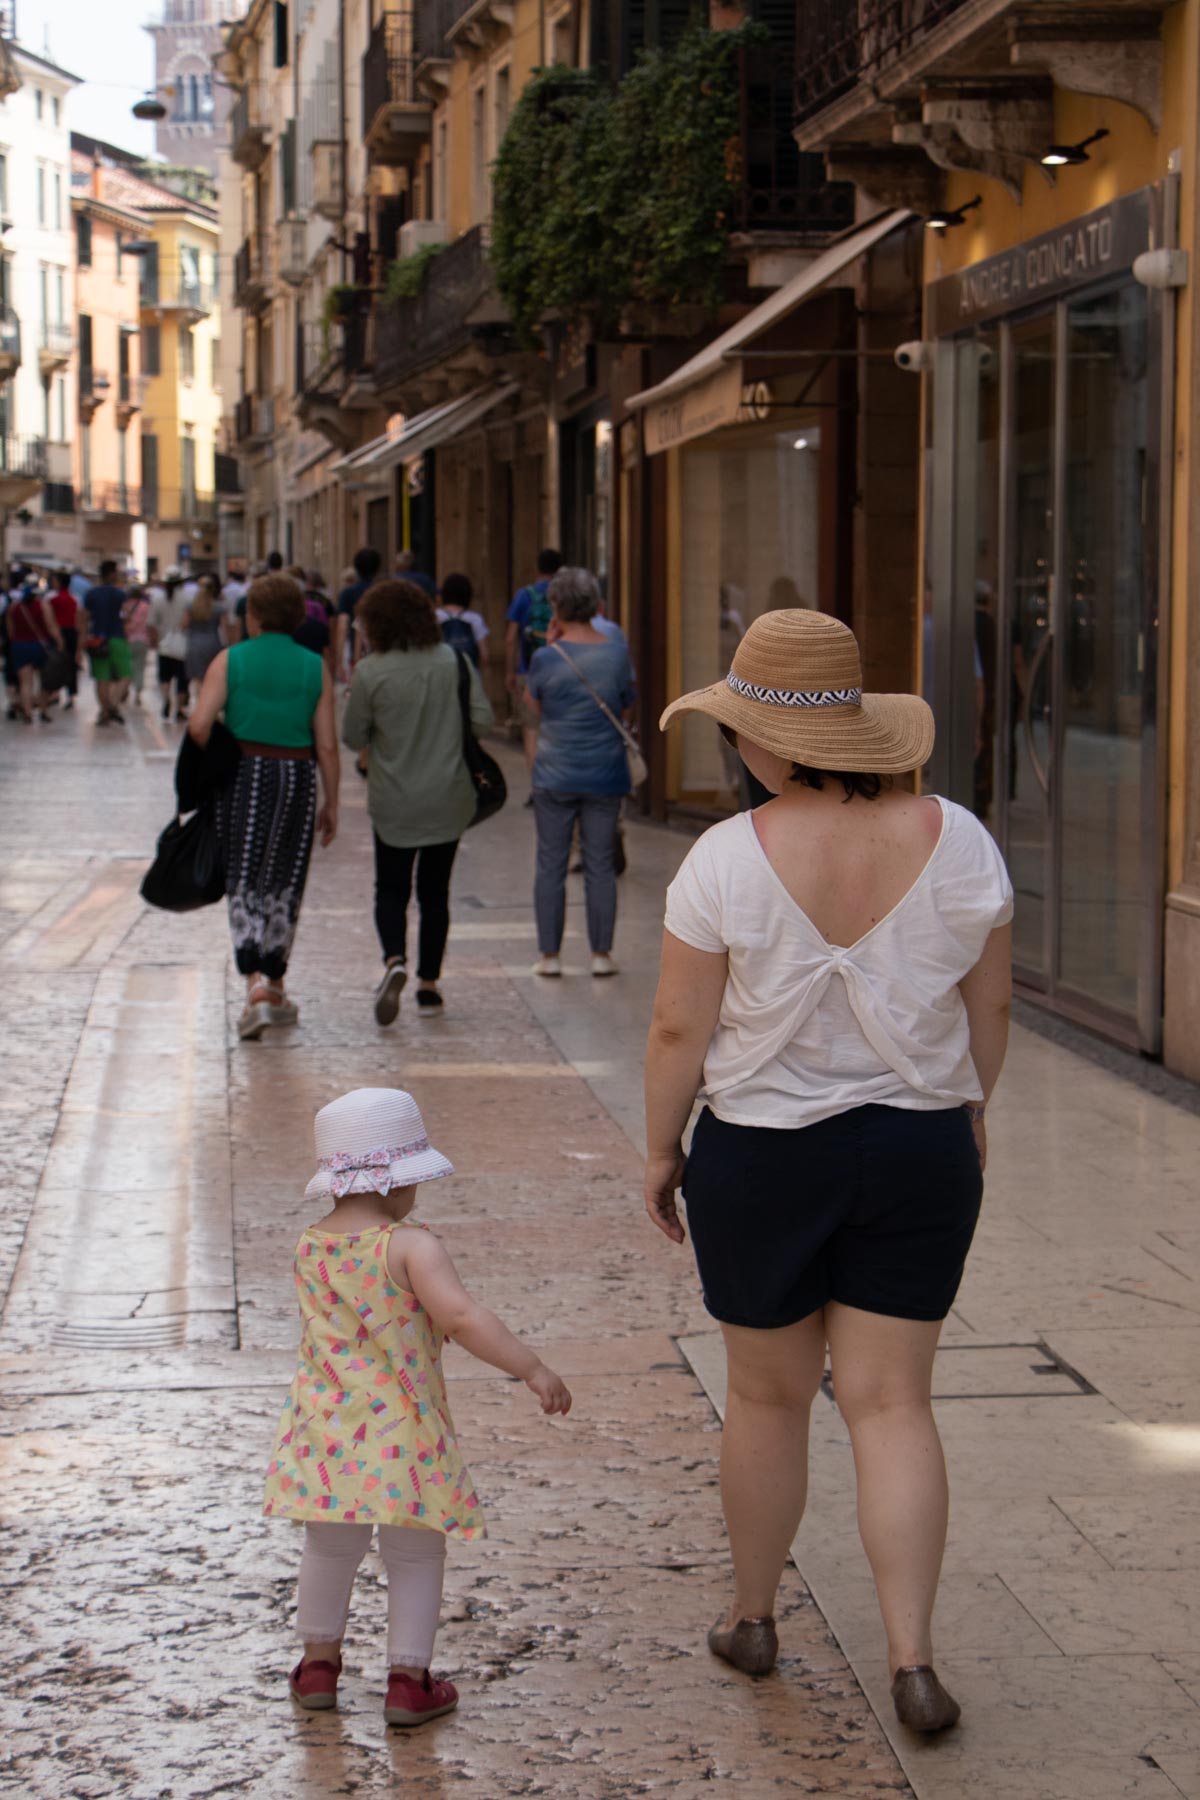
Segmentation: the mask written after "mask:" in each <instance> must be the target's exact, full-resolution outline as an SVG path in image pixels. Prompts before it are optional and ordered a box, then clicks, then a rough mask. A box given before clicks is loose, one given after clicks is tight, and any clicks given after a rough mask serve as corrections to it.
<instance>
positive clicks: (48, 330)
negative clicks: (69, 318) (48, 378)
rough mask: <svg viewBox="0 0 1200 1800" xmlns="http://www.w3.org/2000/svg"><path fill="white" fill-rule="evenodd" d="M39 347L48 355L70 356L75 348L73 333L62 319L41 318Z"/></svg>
mask: <svg viewBox="0 0 1200 1800" xmlns="http://www.w3.org/2000/svg"><path fill="white" fill-rule="evenodd" d="M38 347H39V349H42V350H45V351H46V352H47V353H48V354H49V355H50V356H70V354H71V352H72V350H73V349H74V348H75V333H74V330H73V329H72V327H71V326H70V325H68V324H67V323H66V322H65V321H64V320H61V319H58V320H53V319H43V320H42V331H41V337H40V339H39V341H38Z"/></svg>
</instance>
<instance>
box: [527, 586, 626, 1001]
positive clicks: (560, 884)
mask: <svg viewBox="0 0 1200 1800" xmlns="http://www.w3.org/2000/svg"><path fill="white" fill-rule="evenodd" d="M549 599H550V603H551V605H552V606H553V608H554V619H553V623H552V625H551V641H550V642H549V643H548V644H547V645H546V648H545V649H544V650H537V651H535V652H534V655H533V659H532V661H531V662H530V665H529V677H528V685H527V697H528V700H529V703H530V706H531V708H532V709H534V710H535V711H536V713H537V715H538V718H539V731H538V741H537V756H536V758H535V759H534V764H533V808H534V818H535V820H536V822H537V877H536V879H535V881H534V888H533V905H534V912H535V914H536V916H537V933H538V951H539V955H538V960H537V962H536V963H535V964H534V974H535V975H561V974H562V964H561V962H560V960H559V950H560V948H561V946H562V935H563V923H564V919H565V915H566V889H567V865H568V862H569V860H570V854H571V838H572V836H573V834H574V830H575V826H576V824H577V823H578V826H579V839H580V844H581V846H582V850H583V887H584V895H585V898H586V902H587V931H588V942H589V944H590V946H591V951H592V974H593V975H615V974H616V972H617V966H616V964H615V963H614V962H613V959H612V942H613V931H614V928H615V926H616V922H617V878H616V866H615V861H616V846H617V826H618V823H619V821H620V814H621V801H622V799H623V798H624V796H625V795H626V794H627V793H628V792H629V769H628V765H627V763H626V757H625V744H624V740H623V739H622V737H621V734H620V732H619V731H618V730H617V728H616V726H615V725H614V724H613V722H612V720H611V719H610V718H608V717H607V715H606V714H605V712H604V709H603V707H602V706H601V705H600V704H599V701H600V700H602V701H603V702H604V706H606V707H607V708H608V709H609V712H611V713H613V714H615V715H616V716H617V717H618V718H621V719H622V720H623V721H624V722H626V723H628V720H629V717H630V714H631V712H632V708H633V700H634V682H633V668H632V666H631V664H630V661H629V651H628V650H627V649H626V647H625V645H624V644H620V643H614V642H611V641H610V640H609V639H608V638H606V637H605V636H604V635H603V634H602V633H601V632H599V631H597V630H596V628H595V626H594V625H593V623H592V621H593V619H594V618H595V616H596V614H597V612H598V610H599V607H600V589H599V587H598V585H597V583H596V578H595V576H594V575H591V574H589V572H588V570H587V569H560V570H559V572H558V574H557V575H556V576H555V577H554V579H553V581H552V582H551V583H550V591H549ZM593 690H594V692H593ZM597 696H599V700H598V699H597Z"/></svg>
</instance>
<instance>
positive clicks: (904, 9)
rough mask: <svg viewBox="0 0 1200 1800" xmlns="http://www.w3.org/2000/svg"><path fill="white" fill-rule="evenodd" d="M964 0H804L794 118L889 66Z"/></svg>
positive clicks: (816, 109) (799, 12)
mask: <svg viewBox="0 0 1200 1800" xmlns="http://www.w3.org/2000/svg"><path fill="white" fill-rule="evenodd" d="M965 3H966V0H803V4H802V5H801V6H799V7H798V8H797V12H796V20H797V26H796V118H797V120H798V121H799V120H804V119H809V118H812V116H813V115H814V114H815V113H819V112H821V111H822V110H823V108H825V107H827V106H831V105H832V104H833V102H834V101H835V100H840V99H841V98H842V96H843V95H844V94H848V93H849V92H850V91H851V90H852V89H853V88H854V87H856V86H857V85H858V84H859V83H860V82H861V83H863V84H864V85H865V86H867V87H870V85H871V84H872V83H873V82H875V81H877V80H878V78H879V76H880V75H881V74H882V73H883V71H884V70H885V69H886V68H887V67H888V65H889V63H892V62H895V61H896V60H897V58H899V57H901V56H903V55H904V54H905V53H906V52H907V51H909V50H911V49H912V47H913V45H914V44H915V43H917V41H918V40H919V39H920V38H922V37H924V36H927V35H928V34H929V33H930V32H931V31H933V30H935V29H936V28H937V26H939V25H940V24H941V23H942V21H943V20H944V19H948V18H949V17H950V15H951V13H955V12H957V11H958V9H959V7H960V6H963V5H965Z"/></svg>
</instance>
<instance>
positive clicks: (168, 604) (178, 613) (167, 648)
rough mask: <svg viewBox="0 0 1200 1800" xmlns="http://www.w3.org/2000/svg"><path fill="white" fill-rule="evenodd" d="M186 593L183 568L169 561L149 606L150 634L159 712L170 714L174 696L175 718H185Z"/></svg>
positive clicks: (168, 715)
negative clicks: (160, 706) (152, 645)
mask: <svg viewBox="0 0 1200 1800" xmlns="http://www.w3.org/2000/svg"><path fill="white" fill-rule="evenodd" d="M187 612H188V597H187V594H186V592H185V591H184V575H183V570H182V569H181V568H180V567H179V564H178V563H172V564H171V566H170V568H169V569H167V570H166V571H165V573H164V574H163V578H162V586H161V587H160V588H159V589H158V590H157V592H156V593H155V596H154V600H153V603H152V605H151V608H150V637H151V641H152V643H153V644H154V647H155V649H156V651H157V652H158V682H159V687H160V688H161V690H162V716H163V718H164V719H169V718H170V717H171V704H172V700H174V705H175V717H176V719H177V720H180V721H182V720H184V719H186V718H187V698H188V687H187V669H186V666H185V662H186V657H187V630H186V620H187Z"/></svg>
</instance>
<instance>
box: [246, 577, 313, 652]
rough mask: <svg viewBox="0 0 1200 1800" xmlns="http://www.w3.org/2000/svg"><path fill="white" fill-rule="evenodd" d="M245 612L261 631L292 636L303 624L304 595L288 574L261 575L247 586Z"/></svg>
mask: <svg viewBox="0 0 1200 1800" xmlns="http://www.w3.org/2000/svg"><path fill="white" fill-rule="evenodd" d="M246 611H247V612H248V613H249V614H250V615H251V616H252V617H253V618H254V619H255V620H256V621H257V623H258V627H259V629H260V630H261V631H277V632H279V633H280V634H281V635H282V636H283V637H291V635H292V633H293V631H299V629H300V627H301V626H302V625H303V623H304V595H303V594H302V593H301V592H300V587H299V584H298V583H297V582H295V581H293V580H292V578H291V576H290V575H260V576H259V577H258V579H257V581H252V582H251V583H250V591H249V593H248V594H247V595H246Z"/></svg>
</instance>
